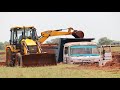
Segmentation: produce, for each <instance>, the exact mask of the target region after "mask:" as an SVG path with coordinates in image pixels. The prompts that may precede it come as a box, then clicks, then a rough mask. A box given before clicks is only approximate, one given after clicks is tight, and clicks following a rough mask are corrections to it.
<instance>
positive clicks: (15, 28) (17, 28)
mask: <svg viewBox="0 0 120 90" xmlns="http://www.w3.org/2000/svg"><path fill="white" fill-rule="evenodd" d="M24 27H25V28H31V29H32V28H34V26H23V27H20V26H16V27H12V28H11V29H10V30H19V29H23V28H24ZM34 29H35V28H34Z"/></svg>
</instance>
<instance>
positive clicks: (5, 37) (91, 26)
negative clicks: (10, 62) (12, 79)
mask: <svg viewBox="0 0 120 90" xmlns="http://www.w3.org/2000/svg"><path fill="white" fill-rule="evenodd" d="M13 26H34V27H36V29H37V33H38V35H40V32H41V31H45V30H49V29H62V28H63V29H64V28H68V27H73V28H74V29H78V30H82V31H83V32H84V33H85V38H95V41H97V40H98V39H99V38H101V37H108V38H109V39H112V40H119V41H120V31H119V30H120V12H0V31H1V32H0V42H4V41H9V38H10V28H11V27H13ZM59 37H60V36H59ZM64 37H68V36H64ZM49 39H51V38H49Z"/></svg>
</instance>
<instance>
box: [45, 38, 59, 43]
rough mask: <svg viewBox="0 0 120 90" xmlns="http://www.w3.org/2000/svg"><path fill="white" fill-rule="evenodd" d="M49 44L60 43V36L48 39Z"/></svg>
mask: <svg viewBox="0 0 120 90" xmlns="http://www.w3.org/2000/svg"><path fill="white" fill-rule="evenodd" d="M46 43H47V44H59V38H55V39H52V40H51V41H47V42H46Z"/></svg>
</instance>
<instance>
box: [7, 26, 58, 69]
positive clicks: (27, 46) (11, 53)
mask: <svg viewBox="0 0 120 90" xmlns="http://www.w3.org/2000/svg"><path fill="white" fill-rule="evenodd" d="M10 33H11V34H10V41H9V42H10V43H9V45H7V46H6V65H7V66H12V67H13V66H45V65H57V63H56V60H55V54H51V53H45V52H42V50H41V44H40V42H39V41H38V35H37V32H36V28H35V27H34V26H28V27H25V26H23V27H18V26H17V27H12V28H11V29H10Z"/></svg>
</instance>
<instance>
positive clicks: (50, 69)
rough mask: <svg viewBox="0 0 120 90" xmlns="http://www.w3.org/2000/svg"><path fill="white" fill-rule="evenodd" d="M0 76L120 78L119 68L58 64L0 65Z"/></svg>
mask: <svg viewBox="0 0 120 90" xmlns="http://www.w3.org/2000/svg"><path fill="white" fill-rule="evenodd" d="M0 78H120V69H119V68H118V69H93V68H83V67H79V66H78V65H66V64H60V65H57V66H46V67H34V68H32V67H29V68H20V67H2V66H1V67H0Z"/></svg>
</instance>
